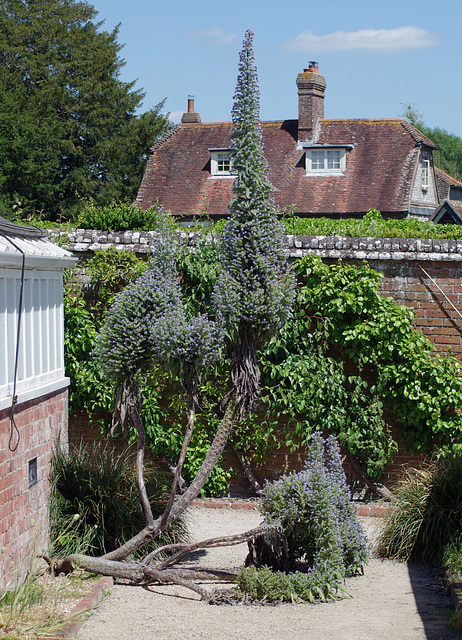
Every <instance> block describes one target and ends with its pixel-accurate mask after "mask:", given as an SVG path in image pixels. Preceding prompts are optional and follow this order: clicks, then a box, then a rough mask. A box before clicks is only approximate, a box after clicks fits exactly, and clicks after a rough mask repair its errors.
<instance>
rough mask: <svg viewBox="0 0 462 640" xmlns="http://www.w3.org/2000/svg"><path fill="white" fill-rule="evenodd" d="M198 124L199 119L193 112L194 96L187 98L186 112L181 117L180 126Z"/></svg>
mask: <svg viewBox="0 0 462 640" xmlns="http://www.w3.org/2000/svg"><path fill="white" fill-rule="evenodd" d="M196 122H197V123H200V122H201V117H200V115H199V114H198V113H196V112H195V111H194V96H188V110H187V112H186V113H183V115H182V116H181V123H182V124H191V123H196Z"/></svg>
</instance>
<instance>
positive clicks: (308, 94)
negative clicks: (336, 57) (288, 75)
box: [297, 60, 326, 142]
mask: <svg viewBox="0 0 462 640" xmlns="http://www.w3.org/2000/svg"><path fill="white" fill-rule="evenodd" d="M297 87H298V140H299V141H301V142H304V141H306V140H309V139H311V137H312V136H313V132H314V128H315V127H316V122H317V121H318V118H324V92H325V90H326V81H325V79H324V77H323V76H321V75H320V74H319V67H318V63H317V62H314V60H311V61H310V62H309V63H308V69H303V73H299V74H298V76H297Z"/></svg>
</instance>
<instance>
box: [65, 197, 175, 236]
mask: <svg viewBox="0 0 462 640" xmlns="http://www.w3.org/2000/svg"><path fill="white" fill-rule="evenodd" d="M166 219H167V220H168V221H169V224H170V226H171V227H172V228H175V226H176V225H175V223H174V221H173V218H170V217H168V218H167V217H166V215H165V211H164V209H163V208H162V207H161V206H153V207H149V209H146V211H143V209H140V208H139V207H137V206H136V205H134V204H128V203H127V202H113V203H112V204H108V205H103V206H97V205H96V204H95V203H94V202H90V203H89V204H87V206H86V207H85V208H84V209H83V211H81V213H80V214H79V217H78V219H77V225H78V226H79V228H81V229H98V230H102V231H128V230H131V231H155V230H156V229H159V228H160V225H161V224H164V223H165V220H166Z"/></svg>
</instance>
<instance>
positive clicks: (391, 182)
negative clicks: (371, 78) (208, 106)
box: [137, 118, 434, 216]
mask: <svg viewBox="0 0 462 640" xmlns="http://www.w3.org/2000/svg"><path fill="white" fill-rule="evenodd" d="M231 127H232V124H231V123H229V122H222V123H203V124H188V125H179V126H178V127H177V128H176V129H175V130H174V131H173V132H171V133H170V134H169V135H168V136H167V137H166V138H164V139H163V140H162V141H161V142H160V143H158V144H157V145H156V146H155V147H153V149H152V150H151V156H150V159H149V162H148V166H147V168H146V172H145V175H144V178H143V181H142V183H141V187H140V190H139V193H138V197H137V204H138V205H139V206H141V207H142V208H143V209H146V208H148V207H149V206H151V205H153V204H155V203H156V202H157V201H159V203H160V204H162V205H163V206H164V207H165V208H166V209H168V210H170V211H171V212H172V213H173V214H174V215H180V216H184V215H190V214H192V213H200V212H201V211H204V212H207V213H208V214H209V215H211V216H219V215H226V214H227V211H228V204H229V201H230V200H231V195H232V179H230V178H216V177H214V178H212V177H211V175H210V152H209V149H212V148H223V147H228V146H229V144H230V133H231ZM262 132H263V144H264V152H265V156H266V158H267V160H268V163H269V166H270V180H271V182H272V184H273V185H274V187H275V189H276V192H275V194H274V199H275V202H276V204H277V205H278V206H279V207H280V208H281V209H283V208H286V207H287V208H289V209H293V210H294V212H295V213H296V215H325V214H327V215H329V214H339V215H343V214H345V215H346V214H350V215H351V214H353V215H354V214H358V215H359V214H362V213H365V212H366V211H368V210H369V209H370V208H376V209H379V210H380V211H382V212H383V213H384V214H388V215H403V214H405V213H406V212H408V211H409V206H410V201H411V188H412V182H413V176H414V171H415V167H416V162H417V159H418V156H419V147H420V146H421V145H424V146H428V147H430V148H432V147H434V145H433V143H432V142H431V141H430V140H429V139H428V138H426V137H425V136H423V134H421V133H420V132H419V131H418V130H417V129H416V128H415V127H413V126H412V125H411V124H409V123H408V122H406V121H405V120H402V119H399V118H396V119H338V120H337V119H335V120H334V119H323V120H320V121H319V122H318V127H317V129H316V143H317V144H331V145H335V144H339V145H351V149H348V150H347V163H346V170H345V173H344V174H343V175H331V176H307V175H306V171H305V165H304V149H302V148H301V146H300V145H298V144H297V136H298V121H297V120H284V121H276V122H263V123H262Z"/></svg>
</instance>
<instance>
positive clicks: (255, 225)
mask: <svg viewBox="0 0 462 640" xmlns="http://www.w3.org/2000/svg"><path fill="white" fill-rule="evenodd" d="M259 111H260V103H259V89H258V75H257V69H256V66H255V58H254V53H253V33H252V32H251V31H247V32H246V35H245V39H244V43H243V48H242V51H241V54H240V63H239V76H238V80H237V85H236V92H235V96H234V105H233V110H232V119H233V132H232V157H233V167H234V170H235V171H236V178H235V180H234V185H233V192H234V197H233V200H232V202H231V204H230V218H229V220H228V223H227V225H226V227H225V230H224V232H223V235H222V238H221V243H220V257H221V263H222V272H221V276H220V279H219V283H218V286H217V288H216V290H215V295H214V302H215V307H216V309H217V316H218V317H219V318H220V319H221V321H222V323H223V326H224V327H225V328H226V331H227V333H228V334H229V335H230V336H231V337H234V336H235V335H237V334H239V333H241V332H242V331H245V332H246V333H247V335H248V336H249V338H250V339H251V341H252V342H254V343H255V344H256V345H258V344H261V343H262V342H264V340H265V339H267V338H268V337H269V336H270V335H271V334H272V333H274V331H276V330H277V329H278V328H279V327H280V326H281V325H282V324H283V323H284V321H285V320H286V318H287V315H288V312H289V309H290V307H291V305H292V300H293V292H294V276H293V273H292V271H291V269H290V268H289V265H288V263H287V259H286V252H285V235H284V230H283V227H282V225H281V224H280V223H279V221H278V218H277V211H276V208H275V205H274V202H273V200H272V198H271V192H272V191H273V187H272V185H271V184H270V182H269V179H268V172H269V170H268V163H267V161H266V159H265V156H264V153H263V143H262V136H261V126H260V115H259Z"/></svg>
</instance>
